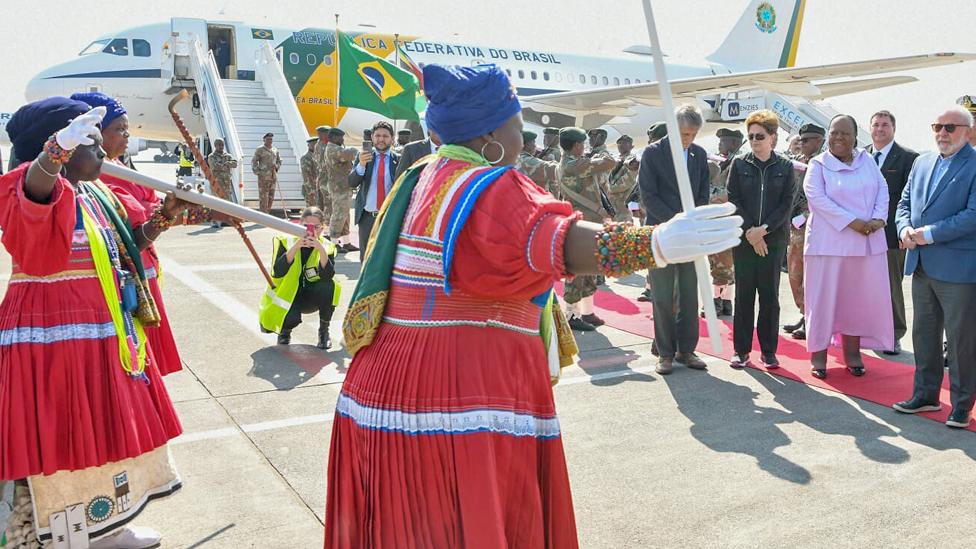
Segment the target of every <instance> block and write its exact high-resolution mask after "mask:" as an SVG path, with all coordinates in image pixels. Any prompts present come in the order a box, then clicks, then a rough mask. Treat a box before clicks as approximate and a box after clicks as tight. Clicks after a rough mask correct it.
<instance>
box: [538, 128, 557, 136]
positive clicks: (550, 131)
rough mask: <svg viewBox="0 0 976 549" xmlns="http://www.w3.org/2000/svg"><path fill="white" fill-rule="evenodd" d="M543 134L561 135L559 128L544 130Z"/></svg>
mask: <svg viewBox="0 0 976 549" xmlns="http://www.w3.org/2000/svg"><path fill="white" fill-rule="evenodd" d="M542 133H543V134H545V135H559V128H553V127H552V126H549V127H548V128H546V129H544V130H542Z"/></svg>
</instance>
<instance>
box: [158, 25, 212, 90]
mask: <svg viewBox="0 0 976 549" xmlns="http://www.w3.org/2000/svg"><path fill="white" fill-rule="evenodd" d="M170 33H171V38H170V40H171V42H172V45H173V51H172V63H173V68H172V71H173V76H174V79H176V80H186V79H189V78H190V74H191V73H190V49H189V48H190V44H191V43H192V42H193V40H199V41H200V42H201V43H202V44H203V45H204V49H206V45H207V22H206V21H205V20H204V19H190V18H184V17H174V18H172V19H171V20H170ZM167 68H168V67H167ZM164 72H166V71H164Z"/></svg>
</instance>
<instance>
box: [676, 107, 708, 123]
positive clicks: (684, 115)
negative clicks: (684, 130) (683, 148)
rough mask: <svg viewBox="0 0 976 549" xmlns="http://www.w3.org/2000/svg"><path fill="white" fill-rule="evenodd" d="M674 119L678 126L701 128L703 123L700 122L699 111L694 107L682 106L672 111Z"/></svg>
mask: <svg viewBox="0 0 976 549" xmlns="http://www.w3.org/2000/svg"><path fill="white" fill-rule="evenodd" d="M674 117H675V118H676V119H677V120H678V125H679V126H686V127H687V126H691V127H694V128H701V127H702V126H703V125H704V124H705V122H704V121H703V120H702V115H701V111H700V110H698V107H696V106H694V105H682V106H680V107H678V109H677V110H675V111H674Z"/></svg>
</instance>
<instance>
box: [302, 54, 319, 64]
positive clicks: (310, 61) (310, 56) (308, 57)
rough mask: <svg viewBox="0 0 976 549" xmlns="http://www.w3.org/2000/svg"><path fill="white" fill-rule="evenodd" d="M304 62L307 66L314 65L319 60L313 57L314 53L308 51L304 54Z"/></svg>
mask: <svg viewBox="0 0 976 549" xmlns="http://www.w3.org/2000/svg"><path fill="white" fill-rule="evenodd" d="M305 62H306V63H308V66H310V67H314V66H315V64H316V63H318V62H319V60H318V58H316V57H315V54H314V53H310V54H308V55H306V56H305Z"/></svg>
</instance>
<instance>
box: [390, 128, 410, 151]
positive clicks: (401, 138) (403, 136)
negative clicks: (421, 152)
mask: <svg viewBox="0 0 976 549" xmlns="http://www.w3.org/2000/svg"><path fill="white" fill-rule="evenodd" d="M412 136H413V132H412V131H411V130H409V129H407V128H404V129H402V130H399V131H398V132H397V144H396V145H395V146H394V147H393V152H394V153H396V154H397V155H399V154H400V153H402V152H403V148H404V147H406V146H407V145H408V144H410V138H411V137H412Z"/></svg>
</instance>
